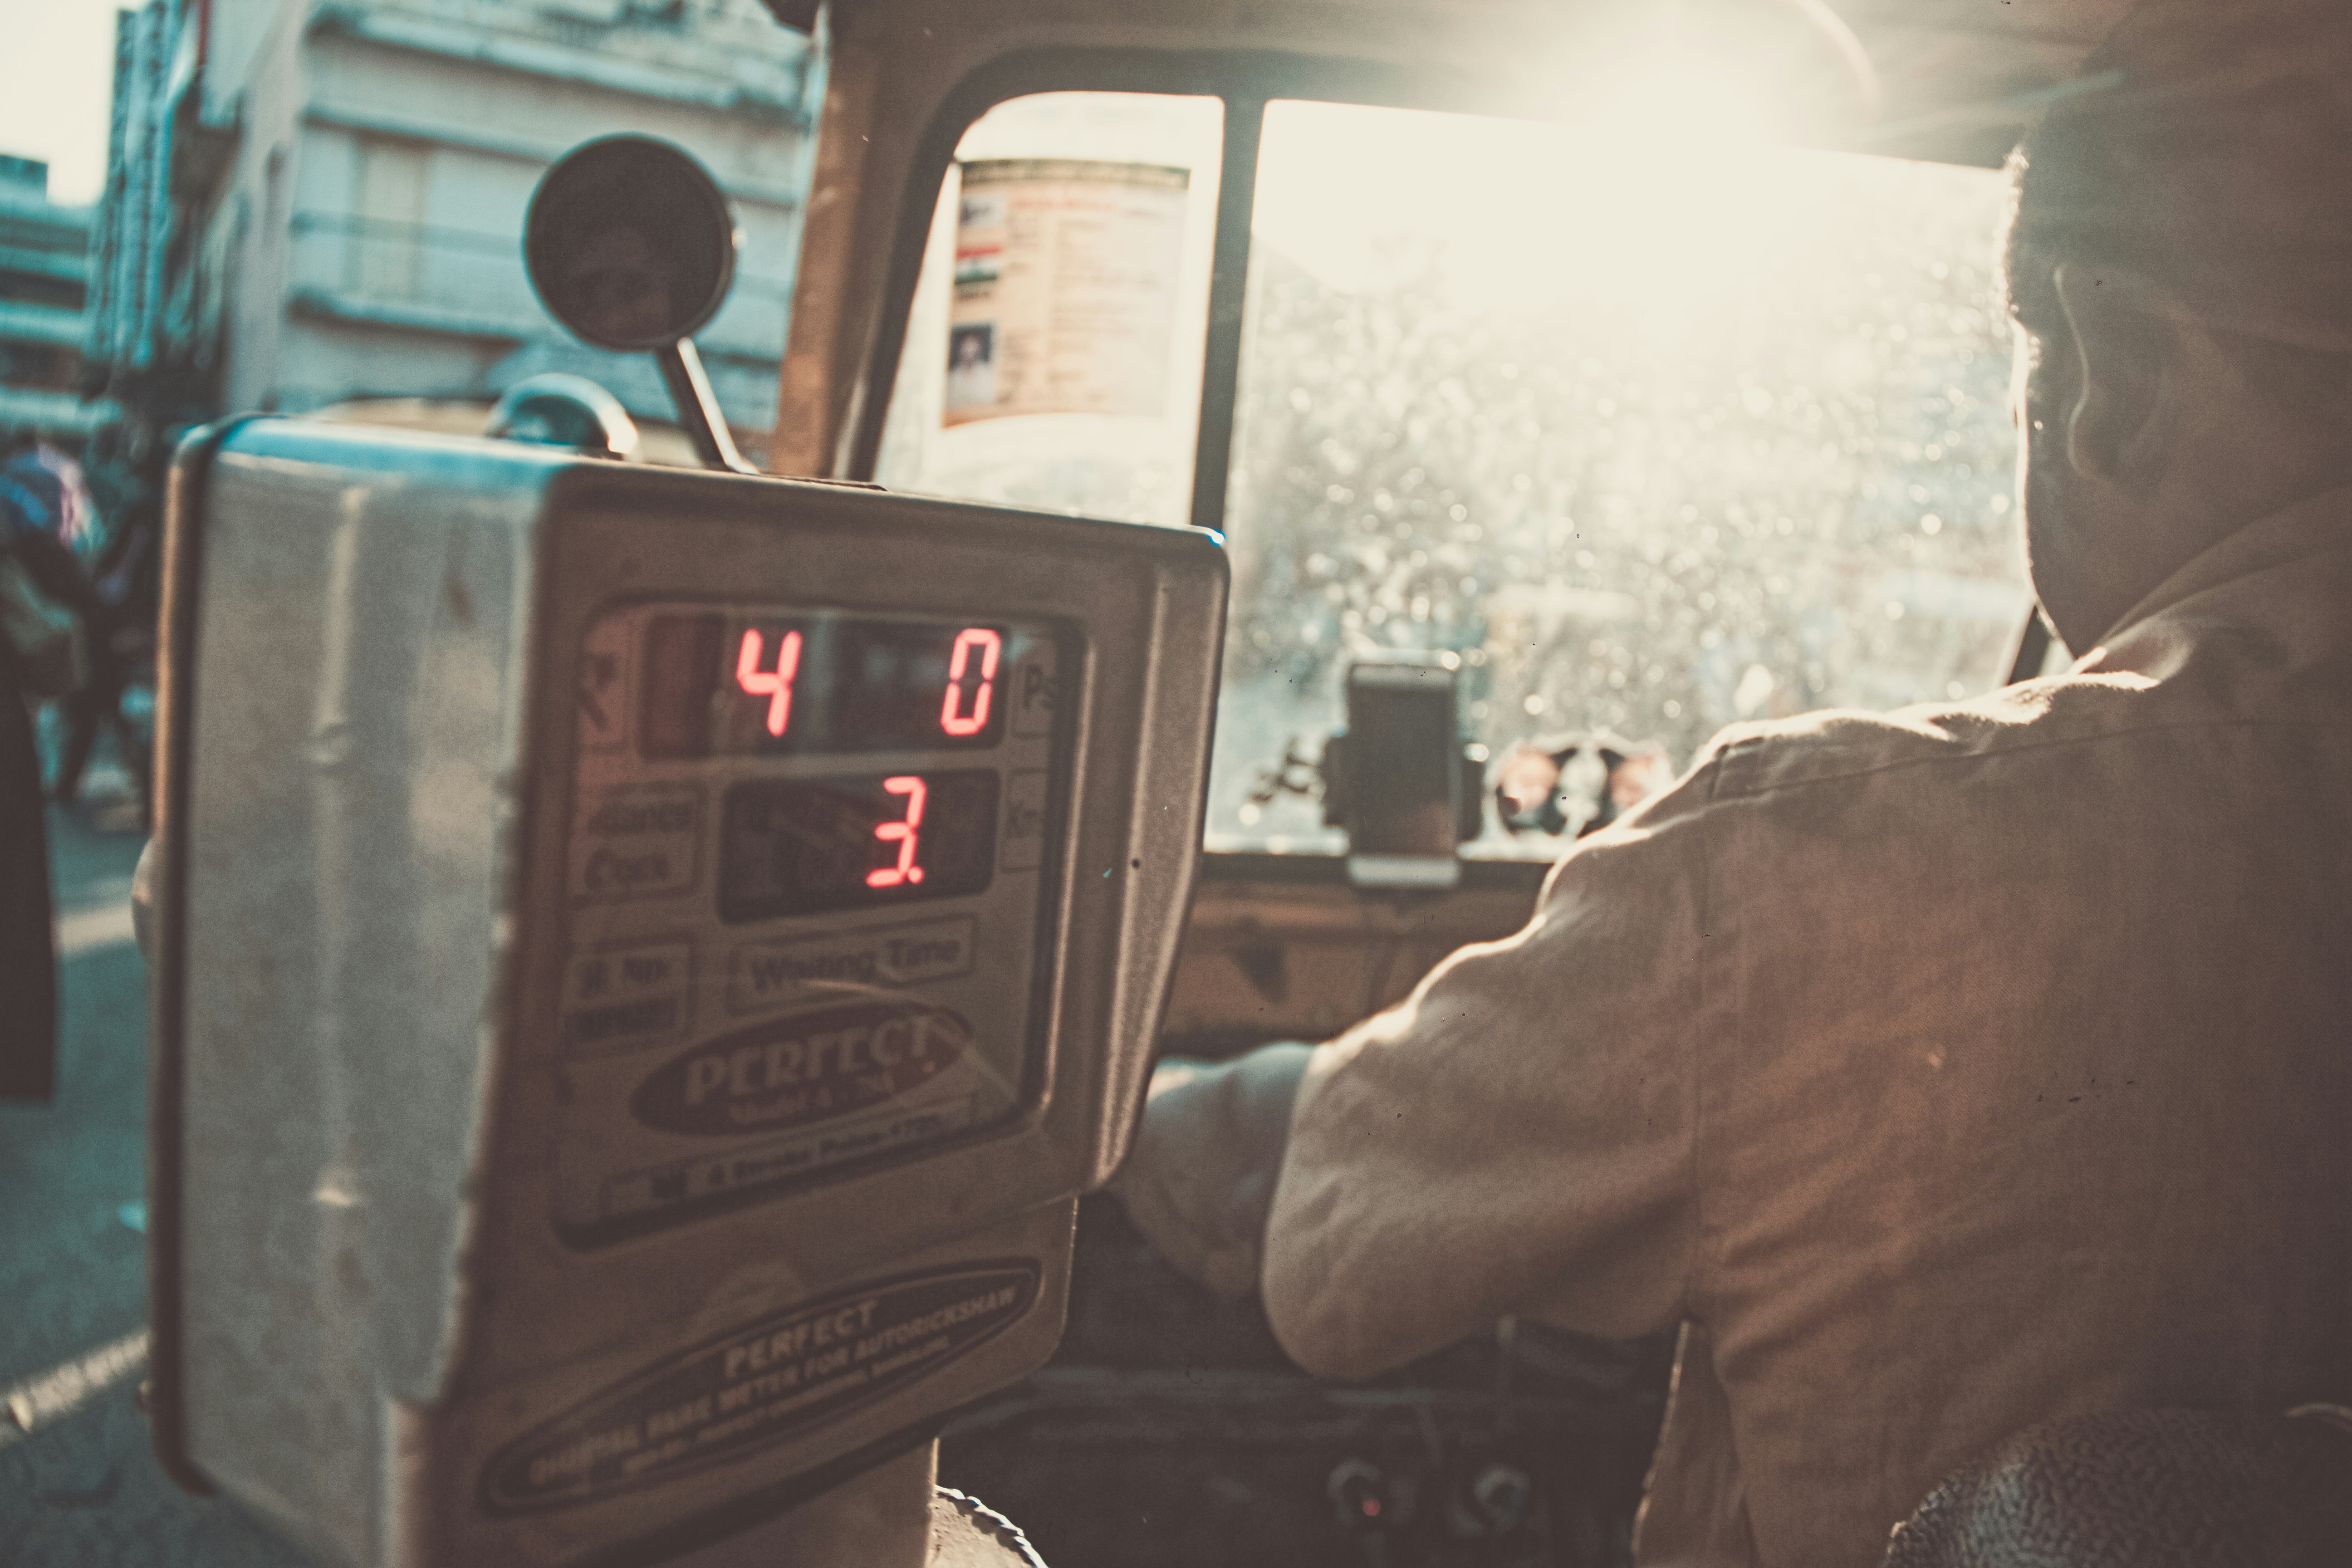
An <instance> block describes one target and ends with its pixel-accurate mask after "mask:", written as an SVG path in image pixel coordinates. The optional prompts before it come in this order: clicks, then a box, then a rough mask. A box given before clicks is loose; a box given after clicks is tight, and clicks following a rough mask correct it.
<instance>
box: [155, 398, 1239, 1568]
mask: <svg viewBox="0 0 2352 1568" xmlns="http://www.w3.org/2000/svg"><path fill="white" fill-rule="evenodd" d="M1225 570H1226V569H1225V564H1224V561H1223V553H1222V552H1221V550H1220V548H1219V547H1218V544H1217V542H1216V540H1215V538H1214V536H1213V535H1210V534H1205V533H1202V532H1199V531H1192V530H1189V529H1164V528H1152V527H1143V526H1133V525H1123V524H1113V523H1101V522H1088V521H1076V520H1071V519H1066V518H1049V517H1041V516H1032V515H1027V514H1024V513H1019V512H1013V511H1008V510H1000V509H993V508H987V507H977V506H965V505H957V504H950V503H946V502H940V501H929V500H911V499H906V498H900V497H896V496H890V495H887V494H884V493H881V492H879V491H876V490H872V489H865V488H858V487H847V486H834V485H821V484H803V483H792V482H786V481H780V480H769V479H745V478H735V477H729V476H719V475H711V474H700V473H688V472H678V471H658V470H653V469H647V468H635V467H630V466H625V465H621V464H615V463H606V462H594V461H579V460H569V459H566V458H562V457H560V456H557V455H554V454H551V453H547V452H544V451H541V450H535V449H531V448H527V447H518V446H511V445H505V444H498V443H489V442H469V441H456V440H440V439H425V438H408V437H399V436H394V435H391V434H388V433H375V434H363V433H359V432H356V431H354V430H352V428H350V427H347V426H346V427H336V426H320V425H310V424H305V423H302V422H299V421H293V420H283V419H259V420H254V421H250V422H247V423H245V424H242V425H238V426H232V427H229V428H228V429H227V430H226V432H225V433H218V434H215V435H213V436H210V437H205V438H203V439H202V440H200V441H199V442H198V443H196V444H194V445H192V446H191V447H189V449H188V450H187V451H185V452H184V454H183V456H182V458H181V460H180V463H179V466H178V468H177V470H176V472H175V477H174V488H173V524H172V542H171V551H170V563H169V577H170V583H169V587H168V590H167V596H168V602H167V611H166V616H167V628H166V635H167V638H168V642H169V647H170V656H171V657H170V661H169V673H168V675H167V679H166V682H165V691H164V702H163V768H164V781H165V783H164V790H165V793H164V817H163V831H162V834H161V836H160V839H159V844H160V855H161V875H160V879H159V883H160V885H159V889H158V896H157V900H156V912H157V955H156V956H157V959H158V964H157V984H156V987H155V1001H154V1019H153V1036H154V1042H155V1063H154V1074H153V1078H154V1082H153V1094H154V1097H155V1118H154V1128H155V1132H154V1137H155V1148H154V1151H153V1156H154V1157H153V1160H152V1169H153V1177H152V1180H153V1187H154V1191H153V1195H152V1221H151V1224H152V1228H153V1238H154V1247H155V1252H154V1258H153V1264H154V1284H153V1289H154V1296H155V1300H154V1304H153V1305H154V1313H153V1317H154V1327H155V1336H156V1338H155V1388H154V1396H155V1397H154V1408H155V1415H156V1427H157V1438H158V1442H159V1445H160V1447H161V1448H162V1451H163V1454H164V1457H165V1458H166V1460H167V1461H168V1462H169V1463H170V1464H171V1465H172V1467H173V1469H174V1472H175V1473H176V1474H177V1475H179V1476H180V1477H181V1478H182V1479H184V1481H186V1482H188V1483H189V1484H193V1485H201V1486H208V1487H211V1488H214V1489H218V1490H220V1491H223V1492H226V1493H227V1494H229V1495H230V1496H231V1497H232V1498H234V1499H236V1500H237V1501H238V1502H239V1503H240V1504H241V1505H242V1506H244V1507H245V1508H246V1509H247V1510H251V1511H253V1512H255V1513H257V1514H258V1515H260V1516H261V1517H262V1518H264V1519H265V1521H268V1523H270V1524H271V1525H272V1526H273V1527H274V1528H276V1529H277V1530H278V1531H279V1532H281V1533H283V1534H284V1535H286V1536H288V1537H289V1538H290V1539H292V1540H293V1541H295V1542H298V1543H299V1544H301V1545H303V1546H305V1547H307V1548H308V1549H310V1551H311V1552H313V1553H314V1554H316V1555H318V1556H319V1557H320V1558H322V1559H324V1560H328V1561H332V1562H338V1563H355V1564H358V1563H367V1564H373V1563H387V1564H388V1563H403V1564H408V1563H414V1564H435V1565H442V1564H461V1563H501V1564H503V1563H547V1564H566V1563H592V1562H614V1563H617V1562H621V1561H636V1562H647V1561H657V1560H660V1559H662V1558H664V1557H666V1556H669V1555H674V1554H675V1553H676V1552H677V1551H679V1550H681V1549H682V1548H684V1547H686V1546H688V1545H690V1544H691V1543H693V1542H696V1541H698V1540H702V1539H709V1538H716V1537H719V1536H721V1535H724V1534H725V1533H726V1532H727V1531H730V1530H732V1529H740V1528H741V1527H742V1526H744V1525H745V1524H747V1523H749V1522H751V1521H755V1520H757V1519H760V1518H762V1517H765V1516H767V1515H771V1514H774V1513H777V1512H778V1511H780V1510H789V1509H792V1508H793V1507H794V1506H795V1505H798V1504H801V1503H802V1502H803V1500H805V1499H807V1498H810V1497H812V1496H816V1495H820V1494H822V1493H823V1492H824V1489H825V1488H827V1487H831V1486H835V1484H836V1483H840V1482H841V1481H843V1479H845V1478H847V1477H851V1476H854V1475H856V1474H858V1473H860V1472H861V1471H866V1472H868V1473H878V1472H872V1471H871V1470H870V1467H872V1466H874V1465H875V1464H876V1463H877V1461H882V1460H886V1459H889V1458H891V1457H892V1456H894V1455H901V1454H905V1453H907V1452H908V1451H910V1450H911V1449H913V1448H916V1447H919V1446H920V1445H921V1444H922V1443H923V1441H924V1440H925V1439H926V1438H928V1436H929V1433H930V1431H931V1430H932V1429H933V1426H935V1424H936V1421H937V1418H938V1417H939V1416H940V1415H941V1414H942V1413H944V1412H946V1411H948V1410H950V1409H951V1408H952V1407H954V1406H956V1405H961V1404H962V1403H965V1402H967V1401H969V1400H971V1399H972V1398H974V1397H976V1396H978V1395H979V1394H983V1393H985V1392H987V1391H989V1390H990V1389H992V1388H994V1387H996V1386H999V1385H1001V1384H1004V1383H1006V1382H1008V1381H1010V1380H1011V1379H1013V1378H1015V1377H1017V1376H1019V1375H1021V1374H1022V1373H1025V1372H1026V1371H1028V1370H1029V1369H1030V1368H1032V1367H1034V1365H1036V1364H1037V1363H1039V1362H1041V1361H1042V1360H1044V1359H1045V1356H1046V1355H1047V1354H1048V1353H1049V1352H1050V1351H1051V1350H1052V1348H1053V1346H1054V1344H1055V1340H1056V1339H1057V1337H1058V1335H1059V1332H1060V1328H1061V1318H1062V1310H1063V1304H1064V1298H1065V1292H1066V1284H1067V1265H1068V1257H1069V1249H1070V1239H1071V1229H1072V1223H1073V1216H1074V1205H1075V1202H1076V1194H1079V1193H1080V1192H1082V1191H1085V1190H1087V1189H1088V1188H1091V1187H1093V1186H1096V1185H1097V1184H1100V1183H1101V1182H1102V1181H1104V1180H1105V1179H1107V1178H1108V1175H1109V1173H1110V1172H1111V1171H1112V1169H1113V1168H1114V1167H1115V1166H1116V1164H1117V1163H1118V1159H1119V1157H1120V1155H1121V1153H1122V1152H1123V1144H1124V1141H1125V1138H1126V1134H1127V1130H1128V1129H1129V1126H1130V1125H1131V1123H1132V1121H1133V1118H1134V1114H1135V1110H1136V1107H1137V1103H1138V1101H1139V1098H1140V1095H1141V1092H1142V1088H1143V1084H1144V1080H1145V1078H1146V1076H1147V1071H1148V1057H1149V1051H1150V1040H1151V1037H1152V1035H1153V1032H1154V1030H1155V1028H1156V1026H1157V1024H1158V1019H1159V1016H1160V1005H1161V1001H1162V996H1163V993H1164V990H1165V986H1166V983H1167V978H1168V973H1169V970H1170V967H1171V963H1172V961H1173V956H1174V952H1175V948H1176V943H1177V940H1178V936H1179V934H1180V929H1181V914H1182V910H1183V908H1184V903H1185V900H1186V897H1187V894H1188V892H1189V888H1190V881H1191V876H1192V865H1193V859H1194V856H1195V853H1196V847H1197V844H1198V840H1199V833H1200V824H1201V815H1202V795H1203V784H1204V772H1205V760H1206V752H1207V745H1208V737H1209V732H1210V726H1211V719H1212V712H1213V704H1214V696H1215V679H1216V668H1217V658H1218V650H1219V647H1220V642H1221V634H1222V629H1223V612H1224V599H1225ZM927 1423H929V1424H931V1425H927ZM901 1468H903V1467H901ZM924 1495H925V1498H926V1499H927V1497H928V1493H927V1492H926V1493H925V1494H924Z"/></svg>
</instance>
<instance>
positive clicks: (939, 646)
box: [557, 603, 1070, 1230]
mask: <svg viewBox="0 0 2352 1568" xmlns="http://www.w3.org/2000/svg"><path fill="white" fill-rule="evenodd" d="M1069 635H1070V634H1069V633H1068V632H1067V630H1066V629H1064V628H1057V627H1056V626H1054V625H1053V624H1051V623H1048V622H1045V621H1040V620H1034V619H1019V620H1016V619H1007V618H996V619H990V620H962V619H947V620H941V619H936V618H930V617H922V616H877V615H856V614H846V613H835V612H828V611H824V610H816V609H811V608H808V607H806V606H800V605H727V606H724V607H718V608H714V607H711V606H709V605H696V604H690V603H655V604H648V605H632V606H630V607H628V608H625V609H620V610H615V611H613V612H611V613H610V614H607V615H605V616H603V617H602V618H600V619H599V620H598V621H597V622H596V624H595V625H594V626H593V628H592V629H591V630H590V631H589V633H588V635H587V637H586V638H585V639H584V647H585V653H584V658H583V668H584V669H586V670H587V671H588V672H589V675H588V679H590V680H591V681H593V683H594V689H593V691H589V692H585V693H583V696H584V697H586V698H588V699H592V700H583V704H582V706H581V710H580V714H579V724H580V731H581V747H580V752H579V760H578V763H577V764H576V772H577V777H578V785H577V792H576V795H575V797H574V806H573V820H572V842H571V847H570V858H569V868H570V883H569V887H570V893H571V898H572V910H571V912H570V917H569V918H570V924H571V945H570V952H569V956H568V959H567V962H566V964H565V968H564V979H563V1000H562V1023H561V1031H562V1040H563V1046H564V1060H565V1065H564V1068H563V1072H564V1077H565V1081H566V1084H567V1087H568V1089H569V1093H568V1096H567V1099H566V1101H565V1104H564V1108H563V1129H564V1131H563V1140H562V1152H561V1154H560V1156H559V1159H560V1163H561V1179H560V1184H559V1194H560V1195H559V1198H558V1205H557V1208H558V1215H559V1217H560V1219H561V1221H562V1224H564V1225H565V1226H569V1227H572V1228H573V1229H575V1230H584V1229H587V1228H589V1227H593V1226H596V1225H598V1224H600V1223H602V1222H604V1221H608V1220H616V1219H623V1218H628V1217H631V1216H639V1217H642V1216H646V1215H656V1214H669V1215H677V1214H684V1213H688V1212H690V1211H691V1210H692V1208H693V1206H694V1205H696V1204H698V1202H700V1201H702V1200H706V1199H710V1198H714V1197H718V1196H721V1195H725V1194H745V1193H750V1192H753V1191H756V1190H759V1189H761V1188H764V1187H770V1186H772V1185H774V1184H779V1183H787V1182H790V1181H792V1180H793V1178H795V1177H804V1176H808V1175H811V1174H814V1173H819V1172H823V1171H827V1170H830V1169H833V1168H835V1167H837V1166H840V1165H842V1164H844V1163H848V1162H854V1161H857V1160H861V1159H869V1158H872V1157H875V1156H877V1155H881V1154H885V1153H887V1152H891V1151H896V1150H904V1149H907V1148H908V1147H910V1146H913V1145H916V1144H919V1143H922V1142H928V1141H932V1140H936V1139H940V1138H945V1137H949V1136H951V1135H954V1134H958V1133H964V1132H969V1131H972V1130H974V1129H977V1128H982V1127H986V1126H988V1125H989V1124H991V1123H992V1122H996V1121H1001V1120H1003V1118H1004V1117H1006V1116H1007V1115H1010V1114H1012V1113H1013V1111H1014V1110H1016V1108H1017V1107H1018V1105H1019V1103H1020V1097H1021V1090H1022V1085H1023V1082H1024V1072H1025V1069H1026V1064H1027V1062H1028V1059H1029V1057H1030V1047H1031V1043H1032V1039H1033V1033H1034V1031H1033V1019H1034V1014H1035V1011H1036V1006H1037V1002H1038V997H1037V986H1036V979H1037V976H1038V974H1039V971H1040V965H1039V963H1038V958H1039V955H1040V953H1041V952H1042V951H1043V950H1044V944H1045V943H1048V942H1050V941H1051V934H1050V931H1048V930H1047V929H1046V928H1045V926H1044V925H1042V924H1041V920H1042V918H1043V917H1044V916H1045V915H1047V914H1049V913H1050V912H1051V903H1052V900H1050V899H1049V898H1048V897H1047V895H1046V891H1045V889H1047V887H1048V886H1049V884H1050V882H1051V879H1052V870H1053V868H1052V867H1051V866H1050V865H1049V860H1050V859H1052V858H1053V857H1050V856H1049V853H1048V849H1049V845H1050V844H1051V843H1052V842H1053V839H1054V837H1055V836H1054V834H1053V832H1052V827H1053V826H1055V825H1056V824H1058V822H1059V821H1060V819H1061V816H1062V812H1063V803H1064V799H1065V795H1066V774H1067V767H1066V760H1067V758H1066V750H1067V749H1066V746H1057V742H1058V741H1059V736H1058V734H1057V725H1056V722H1055V720H1056V714H1057V711H1058V710H1057V705H1056V703H1055V693H1056V689H1057V679H1058V677H1059V674H1060V671H1061V669H1062V668H1063V666H1064V664H1065V663H1066V662H1067V661H1066V658H1065V655H1064V652H1063V644H1064V642H1065V641H1066V640H1067V639H1068V637H1069Z"/></svg>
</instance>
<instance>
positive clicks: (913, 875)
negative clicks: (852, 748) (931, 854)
mask: <svg viewBox="0 0 2352 1568" xmlns="http://www.w3.org/2000/svg"><path fill="white" fill-rule="evenodd" d="M882 787H883V788H884V789H886V790H888V791H889V792H890V793H891V794H892V795H905V796H906V797H907V815H906V816H905V817H904V818H903V819H902V820H900V821H898V822H885V823H881V824H878V825H877V826H876V827H875V829H874V837H877V838H879V839H880V840H881V841H882V842H883V843H885V844H888V843H892V842H894V841H895V842H896V843H897V844H898V864H897V865H896V866H885V867H883V868H880V869H879V870H876V871H868V872H866V886H867V887H869V888H895V887H898V885H899V884H900V883H902V882H904V883H908V884H912V883H916V882H919V881H921V880H922V879H923V868H921V867H920V866H918V865H916V864H915V830H916V829H917V828H919V827H920V826H923V795H924V794H925V793H926V792H925V791H924V789H923V781H922V780H920V779H919V778H917V777H916V776H915V775H914V774H912V773H901V774H899V775H898V777H897V778H894V779H884V780H883V781H882Z"/></svg>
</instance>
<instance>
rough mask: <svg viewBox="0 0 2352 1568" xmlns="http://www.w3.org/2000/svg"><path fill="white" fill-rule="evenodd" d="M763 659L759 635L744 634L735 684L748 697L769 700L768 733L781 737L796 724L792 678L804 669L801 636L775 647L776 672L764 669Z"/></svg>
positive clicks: (793, 635)
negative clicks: (793, 723)
mask: <svg viewBox="0 0 2352 1568" xmlns="http://www.w3.org/2000/svg"><path fill="white" fill-rule="evenodd" d="M761 657H762V656H761V645H760V634H759V633H758V632H756V631H751V632H745V633H744V634H743V646H742V647H741V648H740V650H739V651H738V652H737V653H736V655H735V684H736V685H738V686H740V687H741V688H742V689H743V690H744V692H745V694H746V695H748V696H751V697H764V698H766V699H767V700H768V733H769V734H771V735H781V734H782V733H783V732H784V726H785V725H787V724H789V723H791V722H792V720H793V676H794V675H795V674H797V673H798V672H799V670H800V668H801V634H800V633H798V632H786V633H785V634H784V637H783V640H782V642H779V643H778V644H776V668H774V669H772V670H764V669H761V668H760V660H761ZM706 668H707V667H706Z"/></svg>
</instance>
